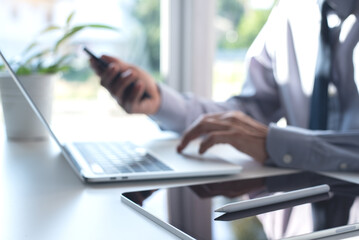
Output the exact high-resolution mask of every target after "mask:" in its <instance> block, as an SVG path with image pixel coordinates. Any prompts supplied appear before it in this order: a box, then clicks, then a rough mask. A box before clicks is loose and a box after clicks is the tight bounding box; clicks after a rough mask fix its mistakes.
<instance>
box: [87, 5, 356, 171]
mask: <svg viewBox="0 0 359 240" xmlns="http://www.w3.org/2000/svg"><path fill="white" fill-rule="evenodd" d="M358 17H359V1H355V0H327V1H321V0H318V1H316V0H282V1H280V2H279V3H278V4H277V5H276V6H275V7H274V9H273V11H272V13H271V14H270V16H269V18H268V20H267V23H266V24H265V26H264V27H263V29H262V30H261V32H260V33H259V35H258V36H257V38H256V40H255V41H254V42H253V44H252V46H251V47H250V49H249V51H248V54H247V57H246V61H247V76H246V81H245V84H244V86H243V90H242V93H241V94H240V95H238V96H234V97H232V98H230V99H228V100H227V101H225V102H213V101H211V100H206V99H201V98H198V97H196V96H193V95H182V94H180V93H178V92H176V91H174V90H173V89H170V88H169V87H167V86H165V85H162V84H156V83H155V81H154V80H153V78H152V77H151V76H150V75H149V74H147V73H146V72H144V71H143V70H141V69H139V68H138V67H136V66H133V65H130V64H127V63H125V62H122V61H121V60H119V59H116V58H113V57H110V56H102V59H103V60H105V61H107V62H109V63H110V66H109V67H108V68H107V69H101V67H100V66H98V65H97V64H96V62H95V61H94V60H93V59H91V65H92V67H93V68H94V70H95V71H96V73H97V74H98V75H99V76H100V77H101V84H102V85H103V86H104V87H105V88H106V89H107V90H108V91H109V92H110V93H111V94H112V96H113V97H114V98H115V99H116V101H117V102H118V104H119V105H121V106H122V107H123V108H124V109H125V110H126V111H127V112H128V113H144V114H147V115H149V116H150V117H151V118H152V119H154V120H156V122H157V123H158V124H159V125H160V127H161V128H162V129H165V130H173V131H176V132H178V133H182V134H183V138H182V141H181V143H180V144H179V146H178V151H179V152H181V151H182V150H183V149H184V148H185V147H186V146H187V144H188V143H189V142H190V141H192V140H193V139H195V138H197V137H199V136H204V138H203V139H202V140H201V141H202V142H201V144H200V149H199V152H200V153H203V152H205V151H206V150H207V149H208V148H210V147H211V146H213V145H215V144H218V143H226V144H230V145H232V146H233V147H235V148H236V149H238V150H239V151H242V152H244V153H247V154H248V155H250V156H252V157H253V159H255V160H256V161H258V162H260V163H262V164H268V165H276V166H280V167H290V168H298V169H306V170H339V171H358V170H359V96H358V90H359V66H358V65H357V64H356V63H357V61H358V60H359V48H358V47H357V43H358V40H359V21H357V19H358ZM119 72H126V74H122V75H121V76H120V77H119V75H118V73H119ZM133 82H134V87H133V89H132V91H131V92H130V93H128V92H126V91H125V89H126V88H127V87H128V86H129V85H130V84H131V83H133ZM145 91H146V92H147V93H148V94H149V95H150V96H151V97H150V98H145V99H143V98H142V96H143V93H144V92H145ZM282 117H285V118H286V120H287V123H288V126H287V127H284V128H281V127H278V126H277V125H276V124H275V122H277V121H278V120H279V119H280V118H282Z"/></svg>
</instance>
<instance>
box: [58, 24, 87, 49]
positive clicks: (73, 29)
mask: <svg viewBox="0 0 359 240" xmlns="http://www.w3.org/2000/svg"><path fill="white" fill-rule="evenodd" d="M85 27H86V26H77V27H74V28H72V29H70V31H69V32H67V33H66V34H65V35H64V36H63V37H62V38H60V40H58V41H57V42H56V44H55V48H54V51H55V52H56V51H57V49H58V48H59V46H60V45H61V43H63V42H64V41H65V40H66V39H68V38H70V37H71V36H72V35H74V34H76V33H77V32H78V31H81V30H82V29H84V28H85Z"/></svg>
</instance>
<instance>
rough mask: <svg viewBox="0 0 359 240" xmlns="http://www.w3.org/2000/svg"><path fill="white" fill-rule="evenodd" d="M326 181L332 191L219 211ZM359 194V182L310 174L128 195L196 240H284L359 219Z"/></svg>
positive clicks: (135, 203) (139, 206) (157, 219)
mask: <svg viewBox="0 0 359 240" xmlns="http://www.w3.org/2000/svg"><path fill="white" fill-rule="evenodd" d="M322 184H327V185H329V187H330V191H329V192H324V193H320V194H315V195H312V196H305V197H298V198H295V199H291V200H288V201H284V202H281V201H280V200H279V201H277V202H273V201H272V202H271V203H270V204H264V205H262V206H257V207H255V208H249V209H242V210H241V211H235V212H231V213H220V212H215V210H216V209H218V208H220V207H222V206H224V205H226V204H229V203H237V202H240V201H242V202H243V201H246V200H253V199H258V198H263V197H268V196H275V195H279V196H281V195H280V194H283V193H287V192H291V191H295V190H299V189H304V188H309V187H313V186H319V185H322ZM357 195H359V186H358V185H357V184H353V183H349V182H346V181H341V180H337V179H334V178H330V177H325V176H321V175H317V174H314V173H308V172H304V173H297V174H290V175H282V176H274V177H265V178H255V179H246V180H236V181H229V182H218V183H209V184H202V185H193V186H184V187H175V188H168V189H153V190H149V191H139V192H129V193H124V194H123V196H122V198H123V200H124V202H125V203H126V204H128V205H129V206H131V207H134V208H135V209H137V210H139V211H140V212H142V213H143V214H144V215H145V216H147V217H149V218H151V219H152V220H154V221H155V222H156V223H159V224H160V225H162V226H164V227H165V228H167V229H168V230H170V231H171V229H178V230H180V231H181V232H183V233H184V234H185V235H188V236H190V237H193V238H195V239H280V238H285V237H294V236H299V235H303V234H309V233H312V232H313V231H320V230H325V229H331V228H336V227H340V226H345V225H347V224H353V223H357V222H359V202H357V201H356V196H357ZM277 199H280V197H279V198H277ZM142 210H144V211H142ZM173 227H174V228H173ZM172 232H173V231H172ZM179 236H180V235H179Z"/></svg>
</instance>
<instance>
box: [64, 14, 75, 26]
mask: <svg viewBox="0 0 359 240" xmlns="http://www.w3.org/2000/svg"><path fill="white" fill-rule="evenodd" d="M74 15H75V11H73V12H72V13H70V15H69V16H68V17H67V20H66V26H70V23H71V20H72V19H73V17H74Z"/></svg>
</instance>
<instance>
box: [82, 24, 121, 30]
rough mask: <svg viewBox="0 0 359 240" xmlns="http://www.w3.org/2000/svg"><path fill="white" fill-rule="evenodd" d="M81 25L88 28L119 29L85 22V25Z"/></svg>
mask: <svg viewBox="0 0 359 240" xmlns="http://www.w3.org/2000/svg"><path fill="white" fill-rule="evenodd" d="M83 26H84V27H88V28H102V29H109V30H114V31H119V29H118V28H116V27H113V26H108V25H104V24H86V25H83Z"/></svg>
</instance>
